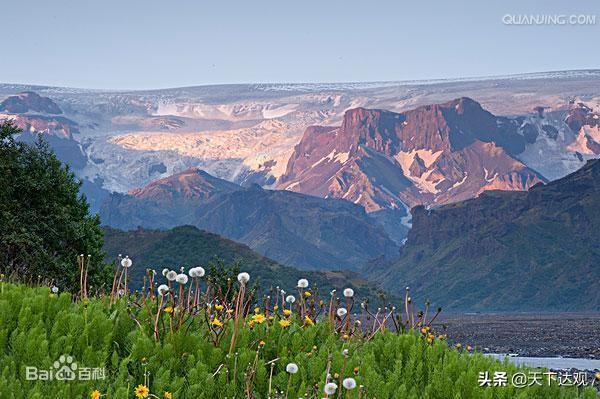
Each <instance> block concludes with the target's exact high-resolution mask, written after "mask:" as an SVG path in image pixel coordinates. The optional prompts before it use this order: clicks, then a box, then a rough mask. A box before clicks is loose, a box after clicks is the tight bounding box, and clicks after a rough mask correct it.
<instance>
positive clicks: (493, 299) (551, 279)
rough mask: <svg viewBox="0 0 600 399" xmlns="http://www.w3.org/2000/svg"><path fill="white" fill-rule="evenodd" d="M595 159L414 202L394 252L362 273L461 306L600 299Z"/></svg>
mask: <svg viewBox="0 0 600 399" xmlns="http://www.w3.org/2000/svg"><path fill="white" fill-rule="evenodd" d="M598 226H600V161H597V160H593V161H589V162H588V163H587V164H586V165H585V166H584V167H583V168H582V169H580V170H579V171H577V172H575V173H573V174H571V175H568V176H566V177H564V178H562V179H560V180H557V181H554V182H552V183H549V184H546V185H543V184H538V185H536V186H534V187H532V188H531V189H530V190H529V191H528V192H503V191H487V192H484V193H482V194H481V195H480V196H479V197H478V198H475V199H472V200H468V201H464V202H460V203H456V204H452V205H447V206H443V207H440V208H436V209H430V210H427V209H425V208H424V207H422V206H419V207H416V208H414V209H413V229H412V230H411V231H410V232H409V235H408V240H407V242H406V245H405V247H404V248H403V249H402V250H401V254H400V257H399V258H397V259H396V260H394V261H392V262H389V263H385V264H382V263H379V264H372V265H370V267H369V268H368V271H367V274H368V275H369V276H370V277H372V278H374V279H375V280H377V281H379V282H380V283H381V285H382V287H384V288H387V289H390V290H392V291H394V292H396V293H399V292H401V290H403V289H404V286H406V285H409V286H411V288H412V289H413V293H414V295H415V297H416V298H421V299H422V298H425V297H428V298H430V299H431V300H434V301H435V302H436V303H438V304H440V305H445V306H450V307H451V308H452V309H461V310H466V309H470V310H597V309H598V308H599V307H600V277H599V272H600V229H599V228H598Z"/></svg>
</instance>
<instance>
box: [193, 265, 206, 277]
mask: <svg viewBox="0 0 600 399" xmlns="http://www.w3.org/2000/svg"><path fill="white" fill-rule="evenodd" d="M194 269H196V277H204V275H206V270H204V268H203V267H202V266H198V267H195V268H194Z"/></svg>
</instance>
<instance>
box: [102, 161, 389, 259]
mask: <svg viewBox="0 0 600 399" xmlns="http://www.w3.org/2000/svg"><path fill="white" fill-rule="evenodd" d="M100 217H101V220H102V221H103V223H104V224H106V225H108V226H112V227H116V228H120V229H126V230H131V229H135V228H137V227H138V226H141V227H145V228H153V229H168V228H172V227H175V226H179V225H184V224H191V225H194V226H197V227H199V228H202V229H205V230H208V231H211V232H214V233H217V234H220V235H222V236H224V237H227V238H229V239H232V240H235V241H238V242H241V243H244V244H246V245H248V246H249V247H251V248H252V249H254V250H256V251H258V252H259V253H261V254H262V255H264V256H267V257H269V258H272V259H274V260H276V261H278V262H280V263H283V264H285V265H290V266H295V267H298V268H303V269H320V270H343V269H353V270H358V269H360V268H361V267H362V266H363V265H364V263H365V262H367V261H368V260H370V259H372V258H374V257H377V256H380V255H382V254H385V255H387V256H393V255H395V254H396V253H397V251H398V246H397V244H396V243H395V242H394V241H392V240H391V239H390V238H389V237H388V235H387V234H386V233H385V231H384V229H383V228H382V226H381V225H380V224H379V223H378V222H377V221H376V220H374V219H373V218H371V217H369V216H368V215H367V213H366V212H365V210H364V209H363V208H362V207H361V206H358V205H355V204H352V203H350V202H347V201H343V200H337V199H323V198H318V197H312V196H308V195H304V194H298V193H293V192H289V191H277V190H267V189H263V188H261V187H260V186H258V185H252V186H250V187H242V186H239V185H236V184H234V183H231V182H228V181H225V180H222V179H219V178H216V177H214V176H211V175H209V174H208V173H206V172H204V171H202V170H198V169H188V170H186V171H184V172H181V173H178V174H175V175H173V176H170V177H168V178H165V179H161V180H158V181H156V182H153V183H151V184H149V185H148V186H146V187H144V188H142V189H137V190H132V191H131V192H130V193H129V194H126V195H124V194H117V193H115V194H112V195H111V196H110V197H109V199H108V200H107V201H106V202H105V203H104V205H103V207H102V209H101V211H100Z"/></svg>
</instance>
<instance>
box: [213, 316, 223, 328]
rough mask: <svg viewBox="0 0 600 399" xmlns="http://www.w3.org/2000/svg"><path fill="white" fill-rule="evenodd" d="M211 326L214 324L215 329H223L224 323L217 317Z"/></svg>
mask: <svg viewBox="0 0 600 399" xmlns="http://www.w3.org/2000/svg"><path fill="white" fill-rule="evenodd" d="M210 324H212V325H213V326H215V327H223V323H222V322H221V320H219V319H217V318H216V317H215V319H214V320H213V321H212V322H211V323H210Z"/></svg>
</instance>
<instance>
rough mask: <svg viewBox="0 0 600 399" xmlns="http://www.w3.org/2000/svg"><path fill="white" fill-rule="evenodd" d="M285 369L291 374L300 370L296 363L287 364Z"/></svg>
mask: <svg viewBox="0 0 600 399" xmlns="http://www.w3.org/2000/svg"><path fill="white" fill-rule="evenodd" d="M285 371H287V372H288V373H290V374H296V373H297V372H298V365H297V364H296V363H288V365H287V366H285Z"/></svg>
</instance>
